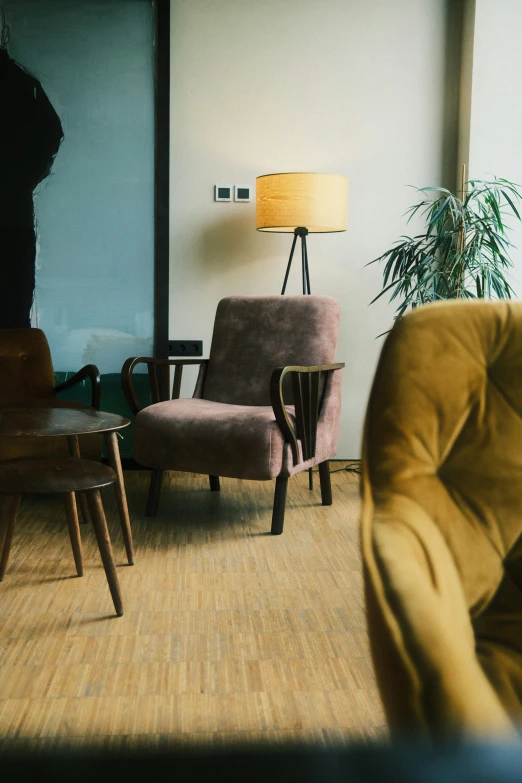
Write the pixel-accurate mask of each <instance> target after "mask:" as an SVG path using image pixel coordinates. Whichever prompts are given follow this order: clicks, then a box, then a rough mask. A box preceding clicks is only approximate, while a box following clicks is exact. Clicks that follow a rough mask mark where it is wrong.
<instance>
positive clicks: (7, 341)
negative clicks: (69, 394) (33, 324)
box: [0, 329, 101, 460]
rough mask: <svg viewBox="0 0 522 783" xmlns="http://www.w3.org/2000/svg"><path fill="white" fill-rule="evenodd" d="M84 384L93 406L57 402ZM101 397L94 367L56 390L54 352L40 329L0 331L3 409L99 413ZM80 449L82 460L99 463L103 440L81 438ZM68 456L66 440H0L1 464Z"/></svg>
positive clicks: (90, 436)
mask: <svg viewBox="0 0 522 783" xmlns="http://www.w3.org/2000/svg"><path fill="white" fill-rule="evenodd" d="M84 380H89V381H90V383H91V405H90V406H89V405H84V404H83V403H80V402H75V401H70V400H61V399H59V398H58V396H57V394H58V393H59V392H62V391H65V390H67V389H70V388H73V387H74V386H77V385H78V384H79V383H81V382H82V381H84ZM100 395H101V381H100V373H99V372H98V369H97V367H96V366H95V365H94V364H87V365H85V367H82V369H81V370H79V371H78V372H77V373H75V374H74V375H73V376H71V377H70V378H68V379H67V380H66V381H65V382H64V383H62V384H60V385H59V386H55V385H54V370H53V363H52V359H51V352H50V350H49V344H48V342H47V339H46V337H45V334H44V333H43V332H42V331H41V330H40V329H0V407H2V408H22V407H47V408H89V407H92V408H95V409H96V410H99V409H100ZM80 448H81V453H82V455H83V456H85V457H90V458H92V459H99V458H100V455H101V440H100V436H99V435H86V436H85V435H84V436H81V438H80ZM67 454H69V447H68V444H67V441H66V439H65V437H63V438H23V439H22V438H0V460H3V459H14V458H16V457H26V456H33V457H36V456H44V455H54V456H56V455H60V456H65V455H67ZM71 456H72V455H71Z"/></svg>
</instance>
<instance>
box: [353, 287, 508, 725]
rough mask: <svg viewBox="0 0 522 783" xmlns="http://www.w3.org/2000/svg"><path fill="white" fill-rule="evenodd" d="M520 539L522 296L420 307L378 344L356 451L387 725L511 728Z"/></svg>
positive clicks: (373, 637)
mask: <svg viewBox="0 0 522 783" xmlns="http://www.w3.org/2000/svg"><path fill="white" fill-rule="evenodd" d="M521 533H522V303H507V302H501V303H498V302H483V301H480V302H462V301H459V302H444V303H437V304H433V305H427V306H425V307H422V308H419V309H418V310H416V311H414V312H413V313H411V314H409V315H407V316H406V317H404V318H403V319H401V320H400V321H399V322H398V323H397V324H396V325H395V326H394V328H393V329H392V331H391V333H390V335H389V336H388V338H387V340H386V343H385V345H384V347H383V350H382V354H381V357H380V361H379V364H378V367H377V371H376V375H375V379H374V383H373V388H372V391H371V395H370V400H369V404H368V411H367V417H366V424H365V434H364V445H363V513H362V546H363V559H364V571H365V590H366V606H367V613H368V625H369V635H370V642H371V647H372V655H373V660H374V666H375V671H376V674H377V680H378V683H379V688H380V692H381V696H382V700H383V703H384V706H385V709H386V713H387V716H388V720H389V724H390V727H391V729H392V732H398V733H401V732H415V733H417V734H420V735H422V736H425V737H429V738H437V737H441V736H445V735H446V736H448V735H449V736H462V737H469V736H480V735H488V736H490V735H504V736H517V735H518V731H519V730H520V726H521V725H522V539H521ZM517 725H518V731H517V728H516V727H517Z"/></svg>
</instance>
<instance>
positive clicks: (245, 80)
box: [170, 0, 446, 458]
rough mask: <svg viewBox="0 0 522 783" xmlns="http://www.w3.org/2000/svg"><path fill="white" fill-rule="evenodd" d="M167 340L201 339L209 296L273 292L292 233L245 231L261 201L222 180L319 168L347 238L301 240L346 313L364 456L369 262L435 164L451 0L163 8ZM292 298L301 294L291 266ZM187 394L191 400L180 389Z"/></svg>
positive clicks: (377, 324)
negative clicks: (337, 191) (166, 11)
mask: <svg viewBox="0 0 522 783" xmlns="http://www.w3.org/2000/svg"><path fill="white" fill-rule="evenodd" d="M171 9H172V50H171V51H172V53H171V57H172V74H171V78H172V83H171V188H172V191H171V290H170V336H171V337H173V338H200V339H201V338H202V339H203V340H204V341H205V350H206V355H208V349H209V348H210V338H211V333H212V323H213V317H214V312H215V308H216V304H217V302H218V301H219V299H220V298H221V297H223V296H226V295H231V294H278V293H280V289H281V284H282V279H283V275H284V270H285V265H286V261H287V258H288V252H289V248H290V243H291V236H289V235H286V234H285V235H276V234H262V233H258V232H256V231H255V202H254V201H252V202H251V203H250V204H240V203H234V202H232V203H214V201H213V185H214V184H215V183H217V182H222V183H232V184H234V183H237V184H247V183H250V184H251V185H252V186H254V185H255V178H256V176H258V175H260V174H267V173H271V172H278V171H320V172H333V173H339V174H344V175H346V176H347V177H348V179H349V205H348V230H347V231H346V233H343V234H330V235H316V236H311V237H310V239H309V243H308V244H309V256H310V264H311V285H312V292H313V293H317V294H319V293H320V294H330V295H333V296H335V297H337V299H338V300H339V301H340V303H341V308H342V322H341V335H340V342H339V349H338V359H339V360H342V361H345V362H346V370H345V373H344V402H343V420H342V432H341V439H340V446H339V452H338V457H345V458H355V457H357V456H358V455H359V453H360V440H361V431H362V424H363V418H364V411H365V407H366V401H367V396H368V392H369V388H370V384H371V381H372V377H373V372H374V368H375V363H376V360H377V357H378V354H379V351H380V348H381V345H382V339H381V340H376V339H375V337H376V335H378V334H379V333H381V332H383V331H385V330H386V329H388V328H389V327H390V325H391V322H392V317H393V308H392V307H390V306H388V305H387V304H386V303H385V302H384V301H380V302H379V303H377V304H375V305H372V307H370V308H369V307H368V303H369V302H370V301H371V299H372V298H373V297H374V296H375V295H376V294H377V293H378V291H379V290H380V286H381V271H380V269H379V268H377V267H376V266H373V267H370V268H364V266H365V264H366V263H367V262H368V261H371V260H372V259H373V258H374V257H376V256H377V255H380V254H381V253H382V252H383V251H384V250H386V249H387V248H388V247H389V246H390V244H391V243H392V242H393V241H394V240H395V239H397V238H398V237H399V236H400V234H401V233H403V232H404V231H405V230H406V228H405V220H404V218H403V213H404V211H405V209H406V208H407V207H408V206H409V205H410V204H411V203H413V201H414V199H415V194H414V192H413V191H411V190H410V189H408V188H406V187H405V186H406V185H418V186H422V185H426V184H438V183H439V182H440V179H441V174H442V171H441V166H442V137H443V129H442V121H443V100H444V77H445V70H444V68H445V51H444V49H445V10H446V3H445V0H422V2H419V0H400V1H399V0H394V1H391V0H366V2H362V1H361V0H321V2H318V1H317V0H171ZM289 292H290V293H293V292H295V293H298V292H299V275H298V274H297V269H296V270H295V271H294V274H293V277H292V281H291V286H290V291H289ZM183 393H186V394H190V393H191V390H190V388H189V386H188V385H186V386H184V388H183Z"/></svg>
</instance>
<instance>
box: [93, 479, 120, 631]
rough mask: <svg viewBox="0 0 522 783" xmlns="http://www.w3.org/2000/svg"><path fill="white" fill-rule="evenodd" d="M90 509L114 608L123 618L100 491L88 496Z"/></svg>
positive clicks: (116, 575)
mask: <svg viewBox="0 0 522 783" xmlns="http://www.w3.org/2000/svg"><path fill="white" fill-rule="evenodd" d="M88 498H89V508H90V510H91V516H92V525H93V528H94V533H95V535H96V540H97V542H98V549H99V550H100V555H101V559H102V563H103V568H104V570H105V576H106V577H107V582H108V584H109V590H110V591H111V596H112V600H113V603H114V608H115V609H116V614H117V615H118V617H121V616H122V614H123V603H122V600H121V591H120V583H119V581H118V574H117V573H116V567H115V565H114V556H113V554H112V546H111V539H110V537H109V531H108V530H107V522H106V520H105V513H104V511H103V503H102V500H101V496H100V491H99V490H98V489H93V490H92V491H91V492H89V494H88Z"/></svg>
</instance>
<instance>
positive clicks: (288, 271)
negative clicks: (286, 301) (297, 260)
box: [281, 234, 297, 296]
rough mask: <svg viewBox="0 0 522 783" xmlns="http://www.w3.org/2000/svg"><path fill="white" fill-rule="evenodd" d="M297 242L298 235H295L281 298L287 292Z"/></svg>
mask: <svg viewBox="0 0 522 783" xmlns="http://www.w3.org/2000/svg"><path fill="white" fill-rule="evenodd" d="M296 242H297V234H294V241H293V242H292V249H291V250H290V258H289V259H288V265H287V267H286V274H285V281H284V283H283V290H282V291H281V296H282V295H283V294H284V292H285V291H286V284H287V282H288V275H289V274H290V267H291V266H292V258H293V257H294V250H295V243H296Z"/></svg>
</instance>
